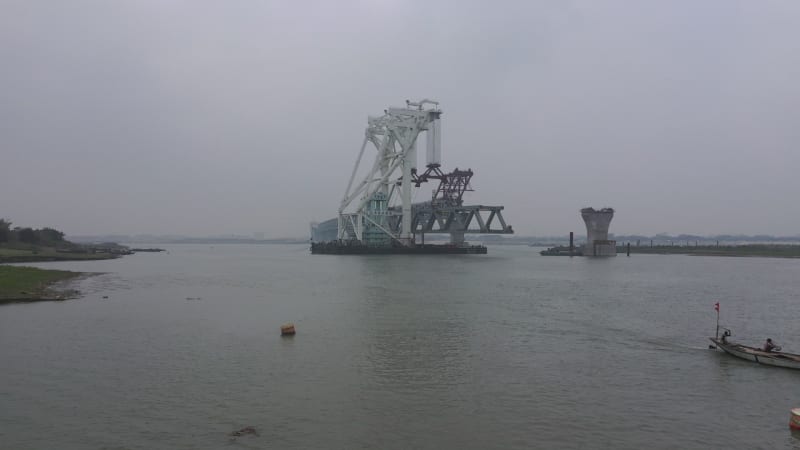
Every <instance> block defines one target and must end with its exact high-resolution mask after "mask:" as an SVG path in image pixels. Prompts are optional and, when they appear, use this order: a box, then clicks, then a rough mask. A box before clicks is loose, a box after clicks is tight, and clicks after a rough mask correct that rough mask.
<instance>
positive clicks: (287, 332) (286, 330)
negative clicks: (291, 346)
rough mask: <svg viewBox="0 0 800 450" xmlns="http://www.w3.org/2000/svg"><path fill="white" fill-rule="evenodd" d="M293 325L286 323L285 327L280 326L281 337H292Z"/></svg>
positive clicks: (293, 332)
mask: <svg viewBox="0 0 800 450" xmlns="http://www.w3.org/2000/svg"><path fill="white" fill-rule="evenodd" d="M294 334H295V331H294V324H293V323H287V324H285V325H281V336H294Z"/></svg>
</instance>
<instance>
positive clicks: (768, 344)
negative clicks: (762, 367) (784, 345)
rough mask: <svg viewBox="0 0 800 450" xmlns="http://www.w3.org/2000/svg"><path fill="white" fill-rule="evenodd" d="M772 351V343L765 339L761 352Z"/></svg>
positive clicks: (769, 339) (773, 345)
mask: <svg viewBox="0 0 800 450" xmlns="http://www.w3.org/2000/svg"><path fill="white" fill-rule="evenodd" d="M774 349H775V344H773V343H772V339H771V338H767V342H764V347H763V350H764V351H765V352H771V351H772V350H774Z"/></svg>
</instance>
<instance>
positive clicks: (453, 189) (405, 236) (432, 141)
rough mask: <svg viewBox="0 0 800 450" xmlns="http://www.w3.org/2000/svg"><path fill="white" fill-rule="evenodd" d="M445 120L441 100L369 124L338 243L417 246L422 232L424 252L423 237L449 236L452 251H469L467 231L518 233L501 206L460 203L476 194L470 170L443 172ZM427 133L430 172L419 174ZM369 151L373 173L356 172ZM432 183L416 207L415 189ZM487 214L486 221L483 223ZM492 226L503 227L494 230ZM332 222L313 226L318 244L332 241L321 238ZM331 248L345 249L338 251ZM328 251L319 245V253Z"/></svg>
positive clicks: (408, 105) (343, 205)
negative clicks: (419, 155) (428, 195)
mask: <svg viewBox="0 0 800 450" xmlns="http://www.w3.org/2000/svg"><path fill="white" fill-rule="evenodd" d="M441 115H442V111H441V110H440V109H439V103H438V102H436V101H434V100H428V99H424V100H421V101H419V102H411V101H408V100H406V107H405V108H388V109H386V110H385V111H384V114H383V115H382V116H380V117H369V118H368V119H367V129H366V131H365V133H364V142H363V143H362V144H361V150H360V151H359V153H358V158H357V159H356V163H355V166H354V167H353V172H352V174H351V175H350V180H349V181H348V183H347V189H346V190H345V193H344V197H343V198H342V202H341V204H340V205H339V215H338V219H337V221H336V223H335V226H336V240H337V241H338V242H340V243H353V242H355V243H356V244H357V245H361V246H364V247H368V248H390V247H391V248H396V247H400V248H403V247H415V246H416V242H415V238H416V236H417V235H418V234H419V235H421V236H422V244H423V246H424V243H425V234H426V233H448V234H450V244H451V245H454V246H464V245H465V243H464V234H465V233H477V234H487V233H496V234H511V233H513V230H512V229H511V226H509V225H506V223H505V220H503V215H502V213H501V210H502V209H503V207H502V206H484V205H471V206H465V205H464V204H463V194H464V192H465V191H471V190H472V188H471V186H470V179H471V178H472V175H473V172H472V170H470V169H467V170H458V169H455V170H454V171H452V172H449V173H444V172H442V171H441V170H440V167H441V159H442V131H441V130H442V128H441ZM423 132H424V133H425V135H426V138H427V139H426V153H427V158H426V164H425V170H424V171H422V173H417V141H418V139H419V136H420V134H421V133H423ZM368 147H374V148H375V151H376V154H375V159H374V161H373V163H372V166H371V168H369V169H366V167H365V168H363V169H362V170H359V169H361V167H360V165H361V163H362V160H363V159H364V153H365V152H366V150H367V148H368ZM364 172H366V175H364V176H363V178H361V181H359V182H358V183H356V180H357V175H358V174H360V173H364ZM429 180H438V181H439V186H438V188H437V189H435V190H434V191H433V196H432V197H431V199H430V200H428V201H426V202H421V203H416V204H412V203H411V201H412V190H413V189H414V188H415V187H416V188H419V187H420V185H421V184H422V183H425V182H427V181H429ZM487 212H488V213H489V215H488V218H484V217H482V213H487ZM473 219H474V220H473ZM493 223H496V224H499V228H497V227H495V228H492V224H493ZM329 224H330V225H334V223H332V221H326V222H324V223H323V224H315V225H314V227H318V228H314V227H312V240H313V239H314V236H315V235H316V236H317V238H318V242H330V239H331V238H329V237H327V236H328V232H327V231H322V232H317V231H319V230H321V229H324V230H328V229H329ZM476 225H477V226H476ZM331 231H333V230H331ZM348 245H349V244H348ZM331 248H332V249H333V250H331V251H341V249H337V248H338V247H336V246H333V247H331ZM350 248H355V247H353V246H350ZM326 249H327V247H325V246H320V247H318V250H319V251H320V252H325V251H328V250H326ZM482 251H483V252H485V248H484V249H483V250H482Z"/></svg>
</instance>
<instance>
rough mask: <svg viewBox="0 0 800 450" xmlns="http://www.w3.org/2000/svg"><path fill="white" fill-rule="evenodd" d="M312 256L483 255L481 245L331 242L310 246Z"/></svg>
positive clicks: (484, 249)
mask: <svg viewBox="0 0 800 450" xmlns="http://www.w3.org/2000/svg"><path fill="white" fill-rule="evenodd" d="M311 253H312V254H314V255H485V254H486V253H487V250H486V247H485V246H483V245H466V246H454V245H416V246H413V247H401V246H397V247H368V246H366V245H349V244H339V243H331V242H320V243H312V244H311Z"/></svg>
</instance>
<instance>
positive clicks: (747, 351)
mask: <svg viewBox="0 0 800 450" xmlns="http://www.w3.org/2000/svg"><path fill="white" fill-rule="evenodd" d="M709 339H711V342H713V343H714V344H716V345H717V347H719V348H720V349H721V350H722V351H724V352H725V353H727V354H729V355H732V356H735V357H737V358H741V359H744V360H747V361H752V362H755V363H758V364H763V365H765V366H775V367H785V368H787V369H800V355H795V354H793V353H783V352H765V351H763V350H761V349H758V348H755V347H748V346H746V345H741V344H736V343H733V342H722V340H720V339H717V338H709Z"/></svg>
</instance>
